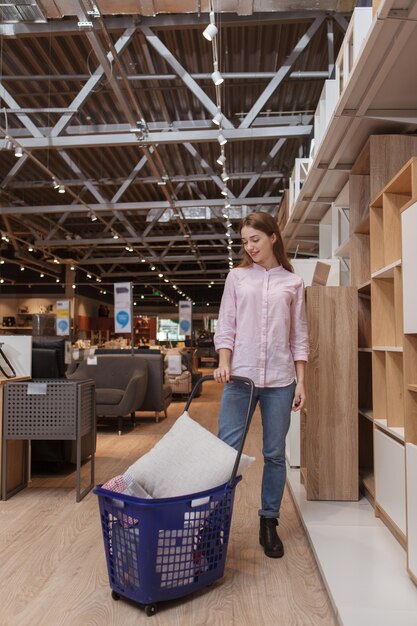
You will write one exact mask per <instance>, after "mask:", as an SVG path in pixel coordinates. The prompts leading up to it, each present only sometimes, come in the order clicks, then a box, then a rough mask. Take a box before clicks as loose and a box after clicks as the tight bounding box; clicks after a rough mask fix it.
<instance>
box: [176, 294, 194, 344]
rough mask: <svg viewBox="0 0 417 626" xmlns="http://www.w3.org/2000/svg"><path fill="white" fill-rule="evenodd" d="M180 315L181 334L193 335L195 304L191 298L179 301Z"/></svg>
mask: <svg viewBox="0 0 417 626" xmlns="http://www.w3.org/2000/svg"><path fill="white" fill-rule="evenodd" d="M178 317H179V332H178V334H179V335H185V336H186V337H191V330H192V318H193V305H192V302H190V301H189V300H180V301H179V302H178Z"/></svg>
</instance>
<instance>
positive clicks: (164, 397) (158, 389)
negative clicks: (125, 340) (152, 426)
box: [96, 349, 172, 422]
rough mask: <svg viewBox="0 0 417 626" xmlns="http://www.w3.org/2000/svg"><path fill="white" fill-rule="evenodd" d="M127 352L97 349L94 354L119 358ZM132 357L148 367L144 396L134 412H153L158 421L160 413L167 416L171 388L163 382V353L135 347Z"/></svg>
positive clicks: (170, 399) (170, 400)
mask: <svg viewBox="0 0 417 626" xmlns="http://www.w3.org/2000/svg"><path fill="white" fill-rule="evenodd" d="M127 352H128V351H127V350H106V349H99V350H97V351H96V354H97V356H100V355H104V354H106V355H109V354H111V355H112V356H115V357H116V358H119V357H121V356H124V355H126V353H127ZM128 354H130V352H128ZM134 357H135V359H137V360H138V361H140V362H145V363H146V364H147V368H148V385H147V388H146V392H145V396H144V398H143V400H142V401H141V402H140V403H138V405H137V407H136V409H135V413H153V414H154V415H155V419H156V421H157V422H158V421H159V417H160V414H161V413H163V414H164V416H165V417H167V408H168V407H169V405H170V404H171V402H172V388H171V386H170V385H167V384H166V383H165V382H164V379H165V368H164V355H163V354H161V352H159V350H141V349H135V351H134Z"/></svg>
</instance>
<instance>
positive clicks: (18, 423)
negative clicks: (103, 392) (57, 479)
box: [2, 379, 96, 502]
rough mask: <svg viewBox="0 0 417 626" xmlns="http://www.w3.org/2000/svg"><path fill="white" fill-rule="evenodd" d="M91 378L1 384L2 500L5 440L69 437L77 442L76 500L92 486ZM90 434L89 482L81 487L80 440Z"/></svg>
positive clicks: (93, 422) (4, 492)
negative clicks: (2, 395)
mask: <svg viewBox="0 0 417 626" xmlns="http://www.w3.org/2000/svg"><path fill="white" fill-rule="evenodd" d="M94 393H95V391H94V381H92V380H81V381H70V380H62V379H51V380H36V381H35V382H31V381H29V382H27V381H25V382H23V381H21V382H8V383H6V384H5V385H4V401H3V412H4V415H3V445H2V499H3V500H6V499H7V498H8V497H10V496H11V495H13V493H15V492H16V491H18V490H20V489H21V488H22V487H23V486H25V485H24V484H23V485H19V486H18V487H17V488H16V489H15V491H12V492H8V491H7V469H8V456H7V455H8V446H7V443H8V441H10V440H12V441H16V440H18V441H29V440H33V439H42V440H57V439H60V440H70V441H76V444H77V462H76V465H77V471H76V501H77V502H79V501H80V500H81V499H82V498H84V496H86V495H87V493H88V492H89V491H91V489H92V488H93V487H94V454H95V444H96V413H95V397H94ZM86 434H90V436H91V450H92V452H91V456H90V483H89V484H88V485H87V486H86V487H85V488H84V489H83V490H81V489H82V488H81V439H82V437H83V436H84V435H86Z"/></svg>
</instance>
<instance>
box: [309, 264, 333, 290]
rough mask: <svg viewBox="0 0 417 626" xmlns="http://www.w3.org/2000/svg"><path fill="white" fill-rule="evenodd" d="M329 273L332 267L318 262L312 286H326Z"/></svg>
mask: <svg viewBox="0 0 417 626" xmlns="http://www.w3.org/2000/svg"><path fill="white" fill-rule="evenodd" d="M329 273H330V265H329V264H328V263H322V262H321V261H317V263H316V267H315V268H314V274H313V278H312V279H311V284H312V285H322V286H324V285H326V283H327V279H328V277H329Z"/></svg>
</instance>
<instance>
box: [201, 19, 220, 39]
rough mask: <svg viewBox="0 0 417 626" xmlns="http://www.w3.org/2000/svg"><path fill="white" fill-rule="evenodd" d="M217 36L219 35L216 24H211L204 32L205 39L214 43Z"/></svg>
mask: <svg viewBox="0 0 417 626" xmlns="http://www.w3.org/2000/svg"><path fill="white" fill-rule="evenodd" d="M216 35H217V26H216V24H214V23H213V22H211V23H210V24H208V26H206V27H205V29H204V30H203V37H205V38H206V39H207V41H213V39H214V38H215V36H216Z"/></svg>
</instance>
